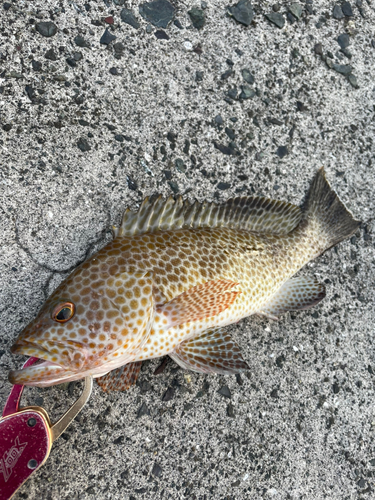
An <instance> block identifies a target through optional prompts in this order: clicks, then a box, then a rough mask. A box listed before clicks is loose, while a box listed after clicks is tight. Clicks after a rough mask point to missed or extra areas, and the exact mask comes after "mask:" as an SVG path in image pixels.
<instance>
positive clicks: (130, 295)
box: [9, 266, 155, 387]
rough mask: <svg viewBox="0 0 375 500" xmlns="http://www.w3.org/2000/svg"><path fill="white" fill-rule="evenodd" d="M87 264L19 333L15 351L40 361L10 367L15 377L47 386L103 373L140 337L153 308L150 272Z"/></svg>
mask: <svg viewBox="0 0 375 500" xmlns="http://www.w3.org/2000/svg"><path fill="white" fill-rule="evenodd" d="M89 267H90V266H83V268H77V269H76V271H74V273H72V275H70V276H69V277H68V278H67V279H66V280H65V281H64V282H63V283H62V284H61V285H60V286H59V287H58V288H57V289H56V290H55V292H54V293H53V294H52V295H51V296H50V297H49V298H48V300H47V301H46V302H45V304H44V305H43V307H42V308H41V310H40V311H39V314H38V316H37V317H36V318H35V319H34V320H32V321H31V322H30V323H29V325H28V326H26V328H25V329H24V330H23V331H22V332H21V333H20V335H19V336H18V338H17V340H16V341H15V343H14V344H13V346H12V347H11V352H12V353H13V354H21V355H27V356H33V357H36V358H39V359H40V360H41V362H38V363H36V364H34V365H32V366H29V367H27V368H24V369H21V370H13V371H11V372H10V374H9V381H10V382H11V383H13V384H23V385H35V386H38V387H47V386H50V385H55V384H59V383H62V382H68V381H72V380H78V379H80V378H83V377H85V376H87V375H92V376H95V375H96V376H100V375H102V374H104V373H106V372H108V371H110V370H111V369H113V368H116V367H117V366H121V364H125V363H126V362H128V360H129V355H130V353H132V352H134V350H135V349H137V347H139V345H140V343H142V339H144V337H145V336H146V334H147V332H149V330H150V325H151V323H152V318H153V314H154V310H155V307H154V303H153V296H152V279H151V276H150V275H148V274H147V273H145V272H143V273H129V272H122V273H114V274H111V273H109V272H103V273H98V272H92V270H90V268H89ZM85 271H86V272H85ZM88 271H89V274H88Z"/></svg>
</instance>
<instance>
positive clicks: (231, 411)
mask: <svg viewBox="0 0 375 500" xmlns="http://www.w3.org/2000/svg"><path fill="white" fill-rule="evenodd" d="M227 415H228V417H230V418H235V414H234V407H233V405H232V403H229V405H228V406H227Z"/></svg>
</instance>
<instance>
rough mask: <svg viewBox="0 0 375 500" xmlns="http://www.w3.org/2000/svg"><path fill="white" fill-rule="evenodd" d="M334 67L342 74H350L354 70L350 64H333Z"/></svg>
mask: <svg viewBox="0 0 375 500" xmlns="http://www.w3.org/2000/svg"><path fill="white" fill-rule="evenodd" d="M332 69H334V70H335V71H337V73H340V74H341V75H345V76H348V75H350V73H351V72H352V71H353V67H352V66H350V64H336V63H333V64H332Z"/></svg>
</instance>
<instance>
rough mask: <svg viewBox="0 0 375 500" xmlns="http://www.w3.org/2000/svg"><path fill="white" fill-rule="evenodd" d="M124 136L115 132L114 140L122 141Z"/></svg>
mask: <svg viewBox="0 0 375 500" xmlns="http://www.w3.org/2000/svg"><path fill="white" fill-rule="evenodd" d="M124 140H125V139H124V136H123V135H122V134H116V135H115V141H117V142H124Z"/></svg>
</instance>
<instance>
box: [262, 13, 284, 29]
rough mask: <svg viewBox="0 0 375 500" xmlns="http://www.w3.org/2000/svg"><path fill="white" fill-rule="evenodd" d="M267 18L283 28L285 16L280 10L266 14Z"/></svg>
mask: <svg viewBox="0 0 375 500" xmlns="http://www.w3.org/2000/svg"><path fill="white" fill-rule="evenodd" d="M266 18H267V19H268V20H269V21H271V23H273V24H275V25H276V26H277V27H278V28H280V29H281V28H283V27H284V24H285V18H284V16H283V15H282V14H280V13H279V12H270V13H269V14H266Z"/></svg>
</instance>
